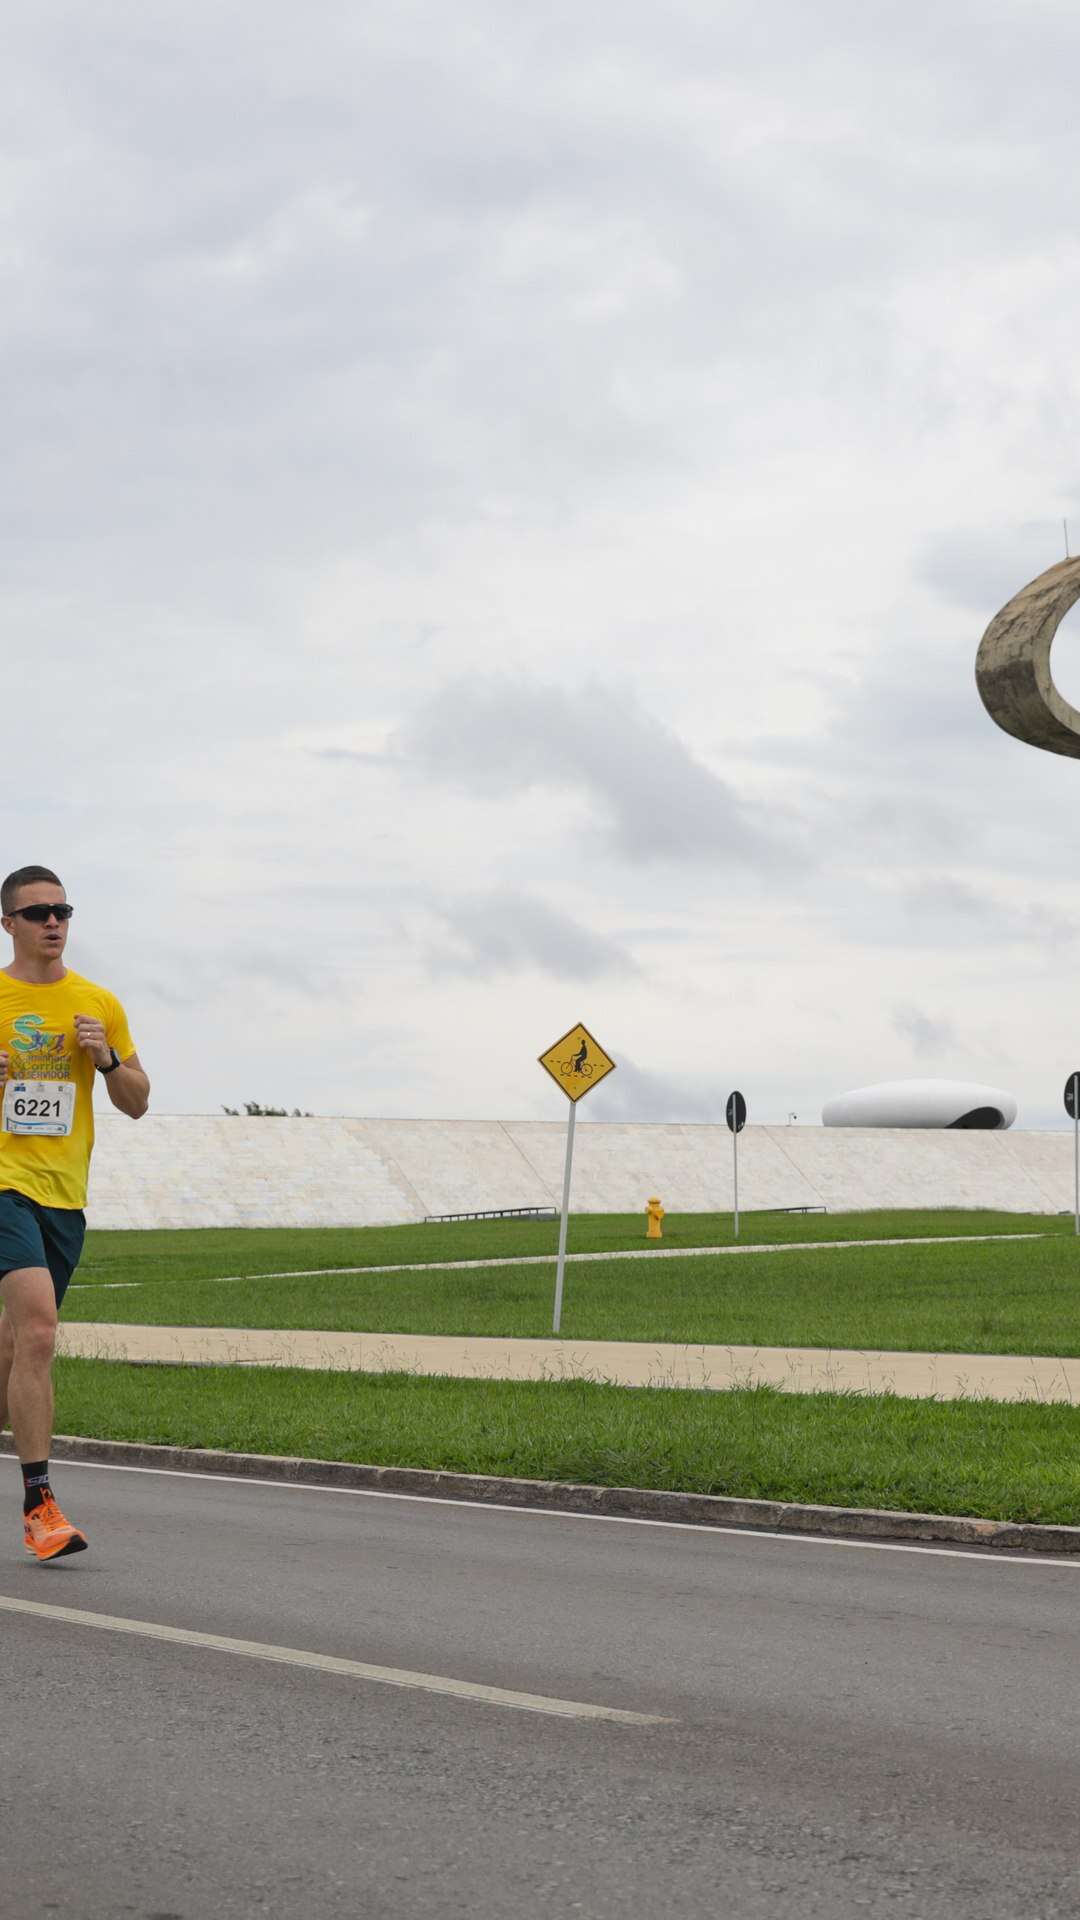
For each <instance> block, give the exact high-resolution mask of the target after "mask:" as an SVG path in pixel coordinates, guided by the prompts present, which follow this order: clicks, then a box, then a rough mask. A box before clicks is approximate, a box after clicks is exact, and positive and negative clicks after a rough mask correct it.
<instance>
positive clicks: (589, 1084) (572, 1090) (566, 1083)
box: [540, 1021, 615, 1333]
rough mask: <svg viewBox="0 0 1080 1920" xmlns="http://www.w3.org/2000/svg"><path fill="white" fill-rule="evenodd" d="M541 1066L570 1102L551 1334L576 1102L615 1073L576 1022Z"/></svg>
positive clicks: (555, 1326) (556, 1322) (558, 1306)
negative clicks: (610, 1074)
mask: <svg viewBox="0 0 1080 1920" xmlns="http://www.w3.org/2000/svg"><path fill="white" fill-rule="evenodd" d="M540 1065H541V1066H542V1067H543V1068H544V1069H545V1070H546V1071H547V1072H548V1073H550V1075H551V1077H552V1079H553V1080H554V1082H555V1085H556V1086H557V1087H560V1088H561V1089H562V1091H563V1093H565V1095H566V1097H567V1099H568V1100H569V1102H570V1119H569V1121H568V1123H567V1128H566V1166H565V1168H564V1170H563V1191H562V1216H561V1218H560V1220H559V1254H558V1259H557V1261H556V1263H555V1312H554V1316H553V1321H552V1332H553V1333H558V1331H559V1328H560V1325H561V1322H562V1296H563V1274H564V1272H565V1271H566V1228H567V1223H568V1221H569V1219H570V1176H571V1171H572V1169H573V1164H574V1121H575V1120H576V1118H577V1103H578V1101H579V1100H583V1099H584V1097H585V1095H586V1094H587V1093H591V1092H592V1090H593V1088H594V1087H597V1086H599V1084H600V1082H601V1080H603V1079H604V1078H605V1077H606V1076H607V1075H608V1074H609V1073H614V1071H615V1062H614V1060H613V1059H612V1058H611V1056H610V1054H606V1053H605V1052H604V1049H603V1047H602V1046H601V1045H600V1043H599V1041H598V1040H594V1039H593V1037H592V1034H591V1033H590V1032H589V1030H588V1028H587V1027H583V1026H582V1025H581V1023H580V1021H579V1022H578V1024H577V1026H576V1027H571V1029H570V1031H569V1033H564V1034H563V1037H562V1039H561V1040H556V1042H555V1045H554V1046H553V1047H549V1048H548V1050H547V1052H546V1053H542V1054H541V1055H540Z"/></svg>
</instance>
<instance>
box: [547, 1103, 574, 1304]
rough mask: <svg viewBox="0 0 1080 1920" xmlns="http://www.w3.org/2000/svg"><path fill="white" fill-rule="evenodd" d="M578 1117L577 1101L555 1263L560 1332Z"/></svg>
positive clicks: (570, 1123)
mask: <svg viewBox="0 0 1080 1920" xmlns="http://www.w3.org/2000/svg"><path fill="white" fill-rule="evenodd" d="M576 1119H577V1102H576V1101H572V1102H571V1105H570V1118H569V1120H568V1121H567V1123H566V1167H565V1169H564V1172H563V1183H562V1217H561V1219H560V1221H559V1257H558V1260H557V1261H556V1263H555V1315H554V1318H553V1320H552V1325H551V1330H552V1332H553V1333H558V1331H559V1327H560V1325H561V1324H562V1288H563V1274H564V1273H565V1272H566V1223H567V1221H568V1220H569V1218H570V1171H571V1168H572V1167H573V1164H574V1121H575V1120H576Z"/></svg>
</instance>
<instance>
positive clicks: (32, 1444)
mask: <svg viewBox="0 0 1080 1920" xmlns="http://www.w3.org/2000/svg"><path fill="white" fill-rule="evenodd" d="M0 1298H2V1299H3V1302H4V1316H3V1319H2V1320H0V1334H2V1333H3V1332H4V1330H6V1333H7V1340H6V1341H5V1343H4V1344H5V1345H10V1350H11V1362H10V1365H9V1368H8V1378H7V1416H8V1419H9V1420H10V1422H11V1430H12V1433H13V1434H14V1436H15V1450H16V1452H17V1454H18V1456H19V1459H20V1460H47V1459H48V1457H49V1448H50V1446H51V1444H52V1427H53V1384H52V1361H53V1351H54V1349H55V1346H56V1295H55V1292H54V1290H53V1283H52V1275H51V1274H50V1273H49V1271H48V1268H47V1267H17V1268H16V1269H15V1271H14V1272H13V1273H6V1274H5V1275H4V1277H3V1279H2V1280H0Z"/></svg>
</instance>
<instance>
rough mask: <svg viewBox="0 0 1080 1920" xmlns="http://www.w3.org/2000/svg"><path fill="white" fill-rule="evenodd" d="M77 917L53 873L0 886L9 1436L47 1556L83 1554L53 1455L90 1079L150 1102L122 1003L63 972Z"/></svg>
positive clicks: (28, 1517) (1, 1240) (33, 870)
mask: <svg viewBox="0 0 1080 1920" xmlns="http://www.w3.org/2000/svg"><path fill="white" fill-rule="evenodd" d="M72 912H73V909H72V908H71V907H70V906H69V905H68V903H67V896H66V895H65V893H64V889H63V887H62V886H61V884H60V882H59V880H58V879H57V877H56V875H55V873H52V872H51V871H50V870H49V868H48V867H20V868H19V869H18V871H17V872H16V873H10V874H9V875H8V877H7V879H6V880H5V881H4V883H3V886H2V887H0V925H3V928H4V931H5V932H6V933H9V934H10V935H11V938H12V941H13V942H14V947H15V952H14V956H13V958H12V961H11V965H10V966H9V967H3V968H0V1099H2V1105H0V1302H2V1303H3V1314H2V1316H0V1430H2V1429H3V1427H4V1426H5V1425H6V1423H7V1420H8V1418H9V1416H10V1419H11V1428H12V1432H13V1434H14V1436H15V1450H16V1452H17V1453H18V1456H19V1463H20V1465H21V1467H22V1475H23V1516H24V1520H23V1525H24V1531H25V1539H26V1550H27V1552H28V1553H32V1554H34V1555H35V1556H36V1558H37V1559H38V1560H56V1559H59V1557H60V1555H61V1554H64V1553H79V1552H80V1551H81V1550H82V1548H83V1547H85V1545H86V1535H85V1534H84V1533H80V1532H79V1529H78V1528H77V1527H73V1526H71V1524H70V1523H69V1522H68V1521H67V1520H65V1518H64V1516H63V1514H62V1513H61V1511H60V1508H59V1507H58V1506H57V1504H56V1500H55V1498H54V1496H53V1491H52V1487H51V1486H50V1484H49V1448H50V1446H51V1444H52V1425H53V1388H52V1359H53V1348H54V1346H55V1344H56V1319H57V1312H58V1310H59V1307H60V1302H61V1301H62V1300H63V1297H64V1294H65V1292H66V1290H67V1285H68V1281H69V1280H70V1279H71V1276H72V1274H73V1273H74V1271H75V1268H76V1267H77V1265H78V1263H79V1255H80V1254H81V1252H82V1243H83V1234H84V1233H85V1231H86V1216H85V1214H84V1213H83V1208H84V1206H85V1204H86V1180H87V1174H88V1172H89V1169H90V1154H91V1152H92V1150H93V1145H94V1081H95V1079H96V1077H97V1075H98V1074H100V1075H101V1076H102V1078H103V1079H104V1081H105V1085H106V1087H107V1088H108V1092H109V1098H110V1100H111V1101H112V1103H113V1106H114V1107H118V1108H119V1110H120V1112H121V1113H126V1114H129V1115H130V1117H131V1119H132V1120H138V1119H140V1118H141V1116H142V1115H143V1114H144V1113H145V1112H146V1109H147V1107H148V1105H149V1101H150V1082H149V1080H148V1079H147V1077H146V1075H145V1073H144V1072H143V1069H142V1067H141V1065H140V1063H139V1056H138V1054H137V1053H136V1052H135V1048H134V1046H133V1045H132V1040H131V1035H130V1033H129V1032H128V1024H127V1016H126V1014H125V1013H124V1009H123V1007H122V1006H121V1005H120V1002H119V1000H118V999H117V998H116V996H115V994H112V993H108V992H106V990H105V988H104V987H97V986H95V985H94V983H93V981H92V980H85V979H84V978H83V976H82V974H80V973H72V972H70V970H69V969H68V968H67V967H65V965H64V948H65V946H66V945H67V936H68V922H69V921H70V919H71V915H72Z"/></svg>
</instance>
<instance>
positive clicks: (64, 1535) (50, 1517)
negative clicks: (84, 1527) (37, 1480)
mask: <svg viewBox="0 0 1080 1920" xmlns="http://www.w3.org/2000/svg"><path fill="white" fill-rule="evenodd" d="M23 1537H24V1539H25V1541H26V1551H27V1553H32V1554H33V1556H34V1558H35V1560H58V1559H59V1558H60V1555H61V1554H62V1553H81V1552H82V1550H83V1548H84V1547H85V1546H86V1543H87V1542H86V1535H85V1533H80V1532H79V1529H78V1527H73V1526H72V1524H71V1522H70V1520H65V1519H64V1516H63V1514H62V1513H61V1511H60V1509H59V1507H58V1506H57V1504H56V1501H55V1500H54V1499H53V1496H52V1494H51V1493H47V1494H46V1495H45V1498H44V1500H42V1501H40V1502H39V1504H38V1505H37V1506H36V1507H34V1508H33V1510H32V1511H31V1512H30V1513H27V1514H24V1515H23Z"/></svg>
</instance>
